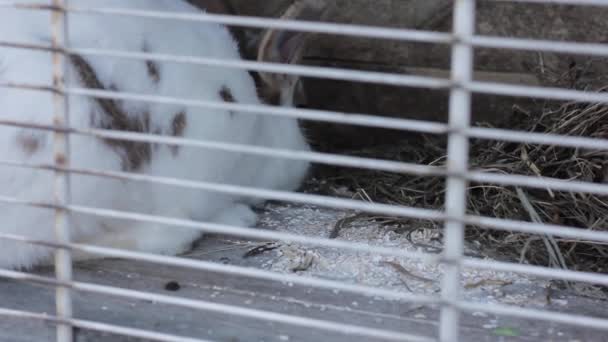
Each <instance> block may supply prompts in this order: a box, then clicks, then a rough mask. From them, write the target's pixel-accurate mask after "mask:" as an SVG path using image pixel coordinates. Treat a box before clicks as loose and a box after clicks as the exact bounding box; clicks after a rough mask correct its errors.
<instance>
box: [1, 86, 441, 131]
mask: <svg viewBox="0 0 608 342" xmlns="http://www.w3.org/2000/svg"><path fill="white" fill-rule="evenodd" d="M0 88H12V89H25V90H38V91H55V89H53V87H49V86H47V85H36V84H24V83H21V84H17V83H10V82H9V83H7V82H4V83H2V82H0ZM66 91H67V92H71V93H72V94H74V95H80V96H90V97H96V98H106V99H120V98H125V99H127V98H128V100H135V101H142V102H151V103H161V104H179V105H184V106H190V107H201V108H212V109H221V110H230V111H238V112H241V113H249V114H263V115H275V116H285V117H292V118H299V119H305V120H316V121H324V122H335V123H344V124H349V125H356V126H367V127H378V128H389V129H394V130H413V131H418V132H425V133H431V134H442V133H445V132H447V125H445V124H442V123H439V122H431V121H421V120H408V119H397V118H388V117H380V116H374V115H369V114H359V113H340V112H334V111H327V110H313V109H299V108H288V107H275V106H270V105H262V104H259V105H255V104H238V103H226V102H218V101H202V100H186V99H179V98H172V97H162V96H154V95H144V94H135V93H125V92H114V91H107V90H93V89H85V88H74V89H71V90H66Z"/></svg>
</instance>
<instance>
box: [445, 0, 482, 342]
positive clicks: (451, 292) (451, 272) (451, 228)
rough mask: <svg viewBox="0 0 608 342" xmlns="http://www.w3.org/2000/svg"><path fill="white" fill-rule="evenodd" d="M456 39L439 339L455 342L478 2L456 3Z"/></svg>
mask: <svg viewBox="0 0 608 342" xmlns="http://www.w3.org/2000/svg"><path fill="white" fill-rule="evenodd" d="M453 25H454V27H453V33H454V37H455V42H454V45H453V46H452V67H451V74H452V76H451V78H452V82H453V87H452V89H451V90H450V107H449V108H450V109H449V110H450V113H449V128H450V131H449V135H448V160H447V168H448V172H449V176H448V177H447V180H446V197H445V210H446V215H447V217H448V220H446V222H445V225H444V227H445V228H444V244H445V250H444V256H443V257H444V262H445V271H444V274H443V278H442V283H441V297H442V300H443V302H444V303H445V304H446V305H445V306H443V307H442V309H441V315H440V325H439V340H440V341H441V342H448V341H449V342H455V341H458V338H459V326H460V311H459V309H458V308H457V307H456V306H455V305H454V304H453V303H454V302H455V301H458V300H459V299H460V294H461V284H460V271H461V266H460V262H461V259H462V257H463V251H464V230H465V226H466V224H465V223H464V217H465V215H466V208H467V204H466V203H467V185H468V182H467V180H466V178H465V177H464V175H465V174H466V173H467V172H468V162H469V138H468V136H467V135H466V131H467V129H468V128H469V126H470V121H471V92H470V91H469V90H467V89H465V87H464V85H466V84H467V83H469V82H471V81H472V75H473V47H472V46H471V45H470V44H468V43H465V42H469V41H470V39H471V37H472V36H473V33H474V31H475V0H455V1H454V24H453Z"/></svg>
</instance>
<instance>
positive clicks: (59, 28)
mask: <svg viewBox="0 0 608 342" xmlns="http://www.w3.org/2000/svg"><path fill="white" fill-rule="evenodd" d="M66 2H67V0H53V5H54V6H63V5H64V4H65V3H66ZM51 25H52V28H51V32H52V45H53V46H54V47H56V48H63V47H64V46H65V45H67V39H68V23H67V15H66V14H65V13H64V12H62V11H54V12H52V14H51ZM52 58H53V87H54V88H56V89H63V88H64V85H65V84H64V83H65V78H66V77H65V72H66V70H67V68H66V65H67V61H66V58H65V55H64V54H62V53H58V52H56V53H53V55H52ZM53 104H54V112H53V124H54V125H55V126H58V127H64V126H68V125H69V122H70V120H69V101H68V99H67V98H66V95H64V94H62V93H54V94H53ZM69 158H70V147H69V137H68V135H67V134H65V133H62V132H59V131H55V132H54V133H53V160H54V162H55V166H57V167H69V163H70V161H69ZM53 201H54V203H55V204H57V206H58V207H57V208H56V209H55V238H56V239H57V241H58V242H61V243H69V242H70V223H69V220H70V217H69V215H70V214H69V212H68V211H67V210H65V209H63V208H60V206H66V205H67V204H69V201H70V174H69V173H68V172H65V171H61V170H58V169H57V170H55V176H54V199H53ZM55 276H56V277H57V280H59V281H61V282H69V281H71V280H72V256H71V252H70V250H68V249H63V248H59V249H56V250H55ZM55 302H56V310H57V316H58V317H59V318H61V319H66V320H67V319H70V318H72V296H71V293H70V289H69V288H68V287H65V286H57V287H56V293H55ZM73 339H74V338H73V331H72V327H71V326H70V325H69V324H62V323H59V324H58V325H57V342H72V341H73Z"/></svg>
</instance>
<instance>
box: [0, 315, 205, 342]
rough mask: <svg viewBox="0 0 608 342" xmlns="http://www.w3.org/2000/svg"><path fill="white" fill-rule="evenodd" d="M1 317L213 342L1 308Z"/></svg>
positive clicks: (178, 341)
mask: <svg viewBox="0 0 608 342" xmlns="http://www.w3.org/2000/svg"><path fill="white" fill-rule="evenodd" d="M0 316H6V317H14V318H21V319H29V320H39V321H44V322H50V323H53V324H66V325H68V324H69V325H71V326H72V327H78V328H81V329H88V330H95V331H100V332H105V333H111V334H118V335H122V336H128V337H135V338H140V339H146V340H150V341H162V342H212V341H211V340H201V339H195V338H189V337H182V336H176V335H169V334H163V333H158V332H154V331H149V330H142V329H135V328H127V327H122V326H118V325H112V324H105V323H100V322H93V321H86V320H79V319H63V318H60V317H57V316H51V315H47V314H40V313H35V312H29V311H20V310H12V309H4V308H0Z"/></svg>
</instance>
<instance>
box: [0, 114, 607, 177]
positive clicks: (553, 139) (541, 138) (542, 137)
mask: <svg viewBox="0 0 608 342" xmlns="http://www.w3.org/2000/svg"><path fill="white" fill-rule="evenodd" d="M0 125H7V126H14V127H23V128H32V129H40V130H49V131H53V130H61V131H62V132H65V133H70V134H81V135H87V136H94V137H99V138H105V139H114V140H125V141H138V142H150V143H160V144H170V145H177V146H191V147H198V148H207V149H217V150H223V151H227V152H239V153H247V154H254V155H260V156H268V157H279V158H285V159H293V160H305V161H309V162H315V163H322V164H326V165H335V166H344V167H356V168H363V169H373V170H378V171H387V172H396V173H411V174H416V175H423V176H443V175H445V174H446V171H445V170H444V168H442V167H439V166H430V165H421V164H414V163H406V162H395V161H391V160H382V159H374V158H363V157H353V156H344V155H339V154H333V153H321V152H311V151H296V150H287V149H280V148H269V147H262V146H252V145H242V144H233V143H224V142H217V141H209V140H198V139H187V138H176V137H170V136H162V135H158V134H149V133H136V132H128V131H114V130H107V129H87V128H61V129H58V128H57V127H55V126H52V125H42V124H37V123H34V122H22V121H14V120H0ZM446 131H447V128H446ZM464 132H465V134H467V135H468V136H469V137H474V138H482V139H488V140H503V141H513V142H522V143H537V144H548V145H556V146H564V147H574V148H588V149H598V150H608V140H607V139H598V138H586V137H577V136H563V135H557V134H543V133H533V132H524V131H513V130H506V129H493V128H484V127H471V128H469V129H467V130H464Z"/></svg>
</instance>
